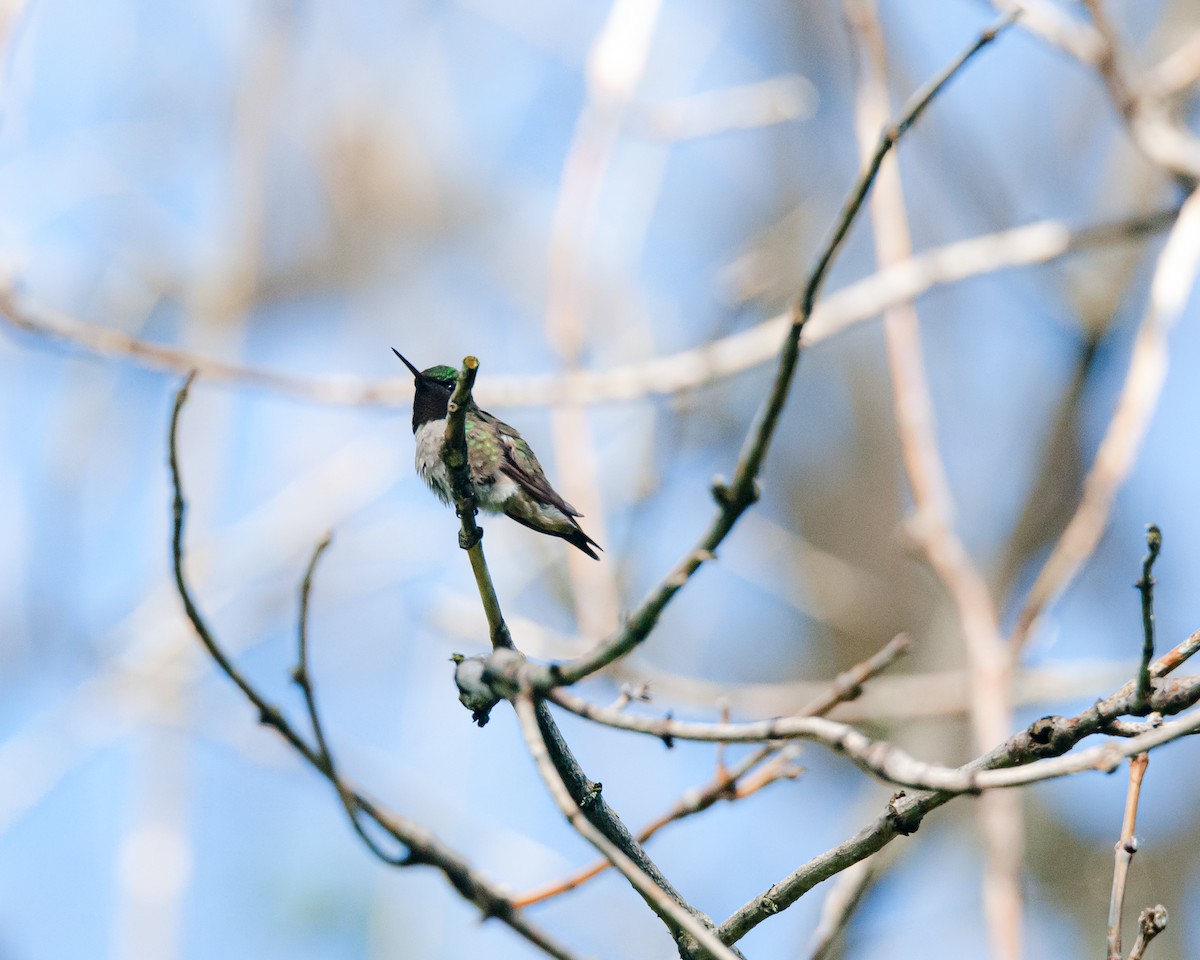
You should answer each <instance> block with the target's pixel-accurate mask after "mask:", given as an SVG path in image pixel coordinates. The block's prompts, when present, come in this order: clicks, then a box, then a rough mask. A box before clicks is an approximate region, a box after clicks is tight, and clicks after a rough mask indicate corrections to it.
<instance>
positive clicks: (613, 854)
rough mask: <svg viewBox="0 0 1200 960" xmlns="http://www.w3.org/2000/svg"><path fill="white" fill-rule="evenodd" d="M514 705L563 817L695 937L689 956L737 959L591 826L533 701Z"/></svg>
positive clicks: (522, 699) (524, 698) (674, 924)
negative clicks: (554, 757) (545, 736)
mask: <svg viewBox="0 0 1200 960" xmlns="http://www.w3.org/2000/svg"><path fill="white" fill-rule="evenodd" d="M513 706H514V707H515V708H516V711H517V717H518V719H519V720H520V721H521V733H522V734H523V735H524V737H525V744H526V746H527V747H528V748H529V752H530V754H531V755H532V756H533V759H534V762H535V763H536V764H537V769H538V773H540V774H541V775H542V779H543V780H544V781H545V783H546V787H547V788H548V789H549V791H550V795H551V796H552V797H553V798H554V802H555V803H556V804H557V805H558V808H559V810H561V811H562V814H563V816H564V817H566V818H567V822H568V823H570V824H571V826H573V827H574V828H575V829H576V831H578V833H579V835H580V836H581V837H583V838H584V839H585V840H587V841H588V843H590V844H591V845H592V846H594V847H595V848H596V849H597V850H599V851H600V852H601V853H602V854H603V855H604V856H605V858H606V859H607V860H608V861H609V862H610V863H612V865H613V866H614V867H616V868H617V869H618V870H619V871H620V872H621V873H622V874H623V875H624V876H625V878H626V879H627V880H628V881H629V882H630V883H631V884H632V885H633V887H634V889H636V890H637V891H638V892H639V893H640V894H641V895H642V896H643V897H644V898H645V900H646V902H647V903H648V904H650V906H651V908H652V909H653V910H654V912H655V913H657V914H658V915H659V916H660V917H661V918H662V919H663V921H664V922H665V923H666V924H667V926H668V927H669V928H671V929H672V930H675V931H678V932H679V933H682V934H686V935H687V936H688V937H691V938H693V939H694V940H695V942H696V944H697V945H698V947H699V949H700V950H701V951H703V953H697V950H696V949H695V947H692V946H689V945H687V944H685V943H682V942H681V943H680V947H681V950H683V951H684V953H685V954H686V955H692V956H711V957H713V958H714V960H735V958H736V957H737V956H738V955H737V954H736V953H735V952H734V951H732V950H730V948H729V947H728V946H726V945H725V944H723V943H722V942H721V941H720V939H718V937H717V935H716V933H715V932H714V931H713V928H712V927H711V926H708V925H707V924H705V923H704V922H702V921H701V920H700V919H698V918H697V917H696V916H694V915H693V914H692V913H691V912H689V911H688V910H686V909H684V908H683V907H682V906H681V905H680V904H679V903H678V902H677V901H676V900H675V898H673V897H671V896H668V895H667V894H666V893H665V892H664V891H663V890H662V889H661V887H660V886H659V885H658V884H657V883H656V882H655V881H654V880H653V879H652V878H651V877H649V876H647V875H646V874H645V873H644V872H642V870H640V869H639V868H638V866H637V864H635V863H634V862H633V861H632V860H630V859H629V858H628V857H627V856H625V854H624V853H623V852H622V851H621V850H620V849H619V848H618V847H617V846H616V844H614V843H612V841H610V840H609V839H608V838H607V837H606V836H604V834H603V833H601V832H600V831H599V830H597V829H596V828H595V827H594V826H593V825H592V823H591V821H590V820H589V819H588V817H587V816H586V815H585V814H584V812H583V810H581V809H580V807H579V804H578V803H577V802H576V801H575V799H574V798H573V797H572V796H571V792H570V791H569V790H568V788H567V785H566V784H565V783H564V782H563V780H562V778H561V777H560V775H559V772H558V769H557V765H556V764H555V763H554V761H553V760H552V759H551V757H550V752H549V750H548V749H547V745H546V741H545V740H544V739H543V736H542V728H541V726H540V725H539V722H538V715H537V709H536V707H535V706H534V703H533V700H532V699H530V697H529V696H528V695H525V694H521V695H518V696H517V698H516V699H515V700H514V701H513Z"/></svg>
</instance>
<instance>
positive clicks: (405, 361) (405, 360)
mask: <svg viewBox="0 0 1200 960" xmlns="http://www.w3.org/2000/svg"><path fill="white" fill-rule="evenodd" d="M392 353H394V354H395V355H396V356H398V357H399V358H400V362H401V363H403V364H404V365H405V366H406V367H408V369H409V370H411V371H412V375H413V379H414V380H416V381H418V382H420V381H421V380H424V379H425V375H424V374H422V373H421V371H420V370H418V369H417V368H416V367H414V366H413V365H412V364H411V363H409V362H408V358H407V357H405V356H404V354H402V353H401V352H400V351H399V350H397V349H396V348H395V347H392Z"/></svg>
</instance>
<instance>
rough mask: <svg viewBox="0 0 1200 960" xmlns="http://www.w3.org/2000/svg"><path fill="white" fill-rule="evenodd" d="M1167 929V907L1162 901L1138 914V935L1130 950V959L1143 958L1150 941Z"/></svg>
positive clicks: (1138, 959) (1139, 959) (1141, 959)
mask: <svg viewBox="0 0 1200 960" xmlns="http://www.w3.org/2000/svg"><path fill="white" fill-rule="evenodd" d="M1166 929H1167V908H1166V907H1164V906H1163V905H1162V904H1161V903H1160V904H1158V905H1157V906H1153V907H1147V908H1146V909H1145V910H1143V911H1142V912H1141V913H1140V914H1138V935H1137V939H1136V940H1135V941H1134V942H1133V947H1132V948H1131V949H1130V951H1129V960H1143V958H1144V957H1145V955H1146V947H1147V946H1149V944H1150V941H1151V940H1153V939H1154V938H1155V937H1157V936H1158V935H1159V934H1160V933H1162V932H1163V931H1164V930H1166Z"/></svg>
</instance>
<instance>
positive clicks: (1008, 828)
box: [846, 0, 1024, 960]
mask: <svg viewBox="0 0 1200 960" xmlns="http://www.w3.org/2000/svg"><path fill="white" fill-rule="evenodd" d="M846 12H847V19H848V21H849V23H850V25H851V27H852V29H853V30H854V32H855V35H856V39H857V40H858V41H859V46H860V48H861V50H862V54H861V56H860V57H859V58H858V59H859V74H860V77H859V84H858V97H857V110H856V115H857V120H858V122H857V124H856V126H857V130H858V137H859V144H860V149H861V150H864V151H865V150H866V149H867V147H868V145H869V137H870V136H871V135H872V134H873V132H874V130H876V129H878V127H879V125H880V124H882V123H884V122H886V119H887V112H888V109H889V103H888V89H887V79H886V78H887V48H886V45H885V43H884V38H883V28H882V26H881V24H880V23H879V18H878V13H877V10H876V7H875V3H874V0H847V2H846ZM870 214H871V225H872V235H873V237H874V241H875V256H876V260H877V261H878V263H879V265H880V267H882V268H885V269H886V268H887V267H889V266H891V265H893V264H895V263H900V262H903V261H904V260H906V259H908V258H910V257H911V256H912V237H911V235H910V231H909V226H908V211H907V209H906V207H905V201H904V189H903V184H902V182H901V178H900V164H899V160H898V158H897V157H895V156H892V157H889V158H888V161H887V163H886V164H884V165H883V166H882V167H881V169H880V171H879V181H878V183H877V185H876V188H875V193H874V195H873V196H872V197H871V201H870ZM883 335H884V342H885V345H886V347H887V359H888V370H889V373H890V375H891V385H892V407H893V410H894V416H895V420H896V433H897V436H898V438H899V440H900V450H901V454H902V460H903V463H904V470H905V475H906V477H907V479H908V486H909V489H910V490H911V492H912V498H913V514H914V515H913V518H912V520H911V521H910V523H909V529H910V530H912V531H913V533H914V534H915V536H916V539H917V542H918V543H919V544H920V546H921V549H922V550H923V552H924V554H925V557H926V559H927V561H928V563H929V566H930V567H931V569H932V570H933V572H934V574H935V575H936V576H937V577H938V579H939V580H940V581H941V582H942V584H943V586H944V587H945V590H946V593H947V595H948V596H949V598H950V600H951V602H952V603H953V604H954V608H955V613H956V614H957V619H958V623H959V627H960V630H961V633H962V639H963V643H964V646H965V648H966V654H967V676H968V682H969V687H970V711H969V712H970V720H971V733H972V739H973V742H974V744H975V747H976V749H977V750H980V751H982V750H986V749H987V748H988V746H989V745H991V744H993V743H996V742H998V741H999V740H1001V739H1003V737H1004V736H1005V734H1006V733H1007V732H1008V731H1009V730H1010V729H1011V728H1012V700H1011V696H1010V693H1009V685H1010V679H1011V678H1010V676H1009V671H1008V670H1006V669H1005V668H1006V662H1005V657H1004V650H1003V647H1004V641H1003V639H1002V637H1001V635H1000V624H999V618H998V615H997V612H996V605H995V602H994V601H993V600H992V596H991V592H990V590H989V589H988V585H987V582H986V580H985V579H984V577H983V575H982V573H980V571H979V568H978V567H977V566H976V564H975V562H974V560H973V559H972V558H971V555H970V553H969V552H968V551H967V549H966V547H965V546H964V544H963V542H962V540H961V538H960V537H959V536H958V532H957V531H956V529H955V526H954V506H953V499H952V497H951V494H950V483H949V480H948V478H947V476H946V468H945V465H944V464H943V462H942V454H941V450H940V449H939V446H938V437H937V427H936V424H935V416H934V410H933V398H932V397H931V395H930V391H929V383H928V378H927V377H926V374H925V361H924V358H923V355H922V348H921V328H920V319H919V317H918V315H917V310H916V307H915V306H914V305H913V304H912V303H901V304H896V305H894V306H892V307H890V308H889V309H888V310H887V311H885V312H884V315H883ZM977 813H978V821H979V827H980V833H981V835H982V839H983V847H984V870H983V903H984V917H985V920H986V924H987V933H988V942H989V944H990V947H991V953H992V955H993V956H995V957H997V958H999V960H1016V958H1018V957H1019V956H1020V953H1021V916H1022V912H1023V910H1022V900H1021V862H1022V851H1023V846H1024V829H1023V826H1022V813H1021V805H1020V801H1019V799H1018V798H1017V797H1015V796H1012V795H1009V794H995V795H991V796H988V797H985V798H983V800H982V801H981V803H980V804H979V805H978V807H977Z"/></svg>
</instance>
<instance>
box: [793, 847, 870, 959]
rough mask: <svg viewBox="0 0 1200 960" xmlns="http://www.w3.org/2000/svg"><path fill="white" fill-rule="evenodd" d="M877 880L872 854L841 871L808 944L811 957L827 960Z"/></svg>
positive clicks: (822, 908) (826, 898)
mask: <svg viewBox="0 0 1200 960" xmlns="http://www.w3.org/2000/svg"><path fill="white" fill-rule="evenodd" d="M874 879H875V860H874V858H873V857H867V858H866V859H865V860H860V861H858V863H855V864H852V865H851V866H849V867H847V868H846V869H845V870H843V871H842V872H841V873H839V874H838V876H837V880H835V881H834V885H833V888H832V889H831V890H830V891H829V893H828V895H827V896H826V897H825V901H824V902H823V903H822V904H821V916H820V918H819V919H818V920H817V926H816V929H815V930H813V933H812V938H811V939H810V940H809V944H808V957H809V960H826V958H827V957H829V956H830V954H831V953H832V951H833V945H834V941H836V940H837V938H838V934H840V933H841V932H842V931H843V930H844V929H846V924H847V923H849V921H850V917H851V916H853V915H854V911H855V910H857V909H858V905H859V904H860V903H862V899H863V894H865V893H866V892H867V887H869V886H870V885H871V882H872V881H873V880H874Z"/></svg>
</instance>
